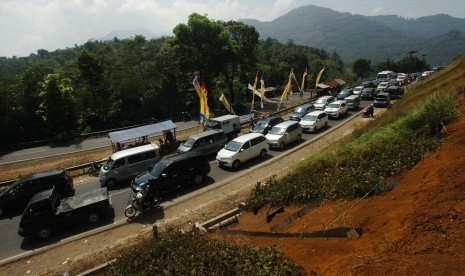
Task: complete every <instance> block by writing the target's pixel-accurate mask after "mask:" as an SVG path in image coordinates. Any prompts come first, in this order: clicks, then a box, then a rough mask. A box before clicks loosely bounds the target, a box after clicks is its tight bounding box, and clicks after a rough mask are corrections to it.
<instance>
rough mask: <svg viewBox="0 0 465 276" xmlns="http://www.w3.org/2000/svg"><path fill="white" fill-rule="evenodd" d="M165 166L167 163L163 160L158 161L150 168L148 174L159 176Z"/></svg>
mask: <svg viewBox="0 0 465 276" xmlns="http://www.w3.org/2000/svg"><path fill="white" fill-rule="evenodd" d="M166 166H167V164H166V163H165V162H158V163H156V164H155V165H153V166H152V167H151V168H150V174H151V175H153V176H155V177H159V176H160V174H161V173H162V172H163V170H164V169H165V168H166Z"/></svg>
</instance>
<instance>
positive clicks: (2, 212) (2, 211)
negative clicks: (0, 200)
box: [0, 208, 5, 217]
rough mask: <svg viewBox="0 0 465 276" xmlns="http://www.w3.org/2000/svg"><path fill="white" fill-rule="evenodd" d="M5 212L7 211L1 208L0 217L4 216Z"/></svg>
mask: <svg viewBox="0 0 465 276" xmlns="http://www.w3.org/2000/svg"><path fill="white" fill-rule="evenodd" d="M3 214H5V211H4V210H3V208H0V217H1V216H3Z"/></svg>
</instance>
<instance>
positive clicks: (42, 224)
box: [18, 188, 111, 239]
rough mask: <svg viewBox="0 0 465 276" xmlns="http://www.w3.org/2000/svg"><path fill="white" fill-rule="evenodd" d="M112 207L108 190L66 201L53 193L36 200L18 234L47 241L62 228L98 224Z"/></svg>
mask: <svg viewBox="0 0 465 276" xmlns="http://www.w3.org/2000/svg"><path fill="white" fill-rule="evenodd" d="M110 206H111V203H110V199H109V196H108V190H107V188H99V189H96V190H92V191H88V192H85V193H82V194H79V195H75V196H72V197H64V196H62V195H61V194H60V193H59V192H58V191H57V190H56V189H49V190H46V191H43V192H40V193H37V194H36V195H34V196H33V197H32V199H31V201H30V202H29V204H28V205H27V207H26V209H25V210H24V213H23V215H22V217H21V221H20V223H19V230H18V234H19V235H20V236H22V237H29V236H36V237H38V238H40V239H46V238H48V237H49V236H50V235H51V234H52V232H53V231H55V230H57V229H59V228H64V227H68V226H71V225H75V224H82V223H85V222H87V223H96V222H97V221H99V220H100V218H101V217H102V216H104V215H105V214H107V211H108V209H109V208H110Z"/></svg>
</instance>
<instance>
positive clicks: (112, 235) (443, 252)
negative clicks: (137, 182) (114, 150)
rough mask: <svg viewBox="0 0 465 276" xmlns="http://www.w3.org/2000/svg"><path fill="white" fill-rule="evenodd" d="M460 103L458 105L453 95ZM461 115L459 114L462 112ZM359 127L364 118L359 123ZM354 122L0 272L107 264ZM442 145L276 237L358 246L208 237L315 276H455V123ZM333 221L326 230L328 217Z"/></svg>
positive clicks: (260, 219) (460, 180)
mask: <svg viewBox="0 0 465 276" xmlns="http://www.w3.org/2000/svg"><path fill="white" fill-rule="evenodd" d="M460 100H461V103H462V104H461V106H464V103H465V101H464V99H463V98H461V99H460ZM464 111H465V109H464V110H462V113H463V112H464ZM365 120H366V119H365ZM362 121H363V120H362V119H360V120H359V119H358V118H357V119H355V120H353V121H352V122H351V123H349V124H347V125H346V126H345V127H342V128H340V129H338V130H336V131H334V132H332V133H330V134H328V135H325V137H324V139H321V140H319V141H318V142H316V143H312V144H310V145H308V146H306V147H304V148H302V149H300V150H297V151H295V152H294V153H292V154H290V155H288V156H286V157H284V158H282V159H280V160H278V161H276V162H271V163H270V164H267V165H264V166H263V167H262V168H260V169H259V170H254V171H248V172H247V174H246V175H245V176H244V177H241V178H238V179H235V180H233V181H231V182H230V183H227V184H226V185H224V186H222V187H219V188H218V189H215V190H213V191H210V192H206V193H204V194H202V195H199V196H197V197H194V198H192V199H189V200H187V201H185V202H183V203H182V204H178V205H176V206H172V207H171V208H167V209H166V210H164V216H163V218H160V217H157V215H156V214H155V215H153V216H152V217H146V218H143V219H141V220H139V221H137V222H136V223H131V224H125V225H123V226H120V227H116V228H114V229H111V230H109V231H105V232H103V233H100V234H96V235H92V236H89V237H86V238H83V239H79V240H77V241H73V242H70V243H67V244H65V245H62V246H58V247H56V248H54V249H52V250H47V251H44V252H42V253H39V254H36V255H34V256H31V257H27V258H23V259H21V260H18V261H15V262H11V263H9V264H6V265H3V266H2V267H0V275H24V274H28V275H47V274H48V275H62V274H63V273H67V274H69V275H76V274H78V273H80V272H83V271H85V270H87V269H89V268H92V267H93V266H95V265H98V264H101V263H103V262H105V261H109V260H111V259H113V258H116V257H117V256H118V255H119V254H120V253H121V252H122V251H124V250H126V249H127V248H128V247H129V246H130V245H131V244H134V243H138V242H143V240H144V239H146V238H150V237H151V233H152V232H151V225H152V223H154V222H157V224H159V226H160V229H161V230H162V231H163V230H167V231H169V230H170V229H175V228H182V229H186V230H189V229H191V228H192V226H193V224H194V223H195V222H202V221H205V220H207V219H208V218H211V217H213V216H215V215H217V214H219V213H221V212H224V211H227V210H229V209H231V208H233V207H236V206H237V205H238V204H239V203H240V202H241V201H243V200H244V199H245V198H246V197H247V196H248V194H249V192H250V189H251V188H252V187H253V186H254V185H255V183H256V181H260V180H261V181H264V179H266V178H267V177H270V176H272V175H278V176H279V175H283V174H285V173H287V172H288V171H289V170H291V169H292V168H293V167H295V166H297V165H298V164H299V162H300V161H301V160H302V159H305V158H309V157H310V156H311V154H313V153H315V152H317V151H319V150H321V149H323V148H325V147H327V146H329V145H331V144H332V143H333V142H334V141H335V140H337V139H340V137H343V136H344V135H346V134H348V133H350V131H351V130H352V129H354V128H355V127H357V126H360V124H362ZM446 132H447V135H448V137H447V140H446V142H445V143H444V145H443V146H442V147H441V148H440V149H439V150H438V151H437V152H435V153H432V154H430V155H429V156H427V157H426V158H425V159H424V160H422V161H421V162H419V163H418V164H417V166H416V167H415V168H413V169H412V170H411V171H409V172H407V173H405V174H403V175H400V176H396V177H394V178H393V179H391V180H390V181H395V182H397V183H398V184H397V186H395V187H394V188H393V190H392V191H389V192H385V193H384V194H382V195H378V196H375V197H370V198H366V199H364V200H361V201H358V200H354V201H338V202H328V203H326V204H324V205H322V206H319V207H318V208H314V209H311V211H309V212H308V213H306V214H305V215H303V216H302V217H300V218H298V219H297V220H295V221H293V222H291V223H290V224H288V225H287V226H285V227H284V228H283V229H281V230H279V233H314V232H315V231H322V230H324V229H325V228H327V229H335V228H338V227H352V228H355V229H356V230H357V232H358V233H359V234H360V237H359V238H358V239H349V238H347V237H333V236H329V237H314V238H302V237H303V235H302V236H301V237H283V236H281V237H263V236H258V237H251V236H243V235H218V234H215V235H211V237H212V238H219V239H227V240H229V241H231V242H235V243H239V244H248V245H252V246H275V247H277V248H278V249H279V250H281V251H282V252H283V253H284V255H285V256H287V257H288V258H290V259H292V260H293V261H294V262H295V263H297V264H299V265H301V266H302V267H303V268H304V269H305V271H306V273H308V274H310V273H311V272H312V271H313V272H316V273H318V274H322V275H352V274H361V275H383V274H389V275H392V274H409V275H444V274H446V275H454V274H455V275H459V274H463V272H462V271H463V270H464V268H465V243H464V242H463V240H464V238H465V227H464V216H465V201H464V198H465V158H463V156H464V155H465V119H461V120H459V121H457V122H455V123H453V124H450V125H448V126H446ZM302 207H303V206H294V207H289V208H285V210H284V212H282V213H279V214H277V215H276V216H275V217H274V218H273V219H272V221H271V222H270V223H267V222H266V211H267V210H260V211H259V213H258V214H257V215H254V214H251V213H246V214H242V215H241V216H239V223H237V224H234V225H231V226H230V228H229V230H233V229H238V230H245V231H265V232H270V228H271V227H273V226H275V225H277V224H279V223H282V222H283V221H284V220H286V219H287V218H288V217H289V216H290V215H291V214H293V213H295V212H296V211H298V210H300V209H301V208H302ZM339 217H340V219H339V220H338V221H337V222H335V223H334V224H332V222H333V221H334V220H336V218H339Z"/></svg>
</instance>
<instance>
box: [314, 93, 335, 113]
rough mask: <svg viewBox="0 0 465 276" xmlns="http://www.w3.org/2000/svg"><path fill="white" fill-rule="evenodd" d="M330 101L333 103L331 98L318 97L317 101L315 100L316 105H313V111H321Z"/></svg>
mask: <svg viewBox="0 0 465 276" xmlns="http://www.w3.org/2000/svg"><path fill="white" fill-rule="evenodd" d="M332 101H334V97H333V96H323V97H319V98H318V100H316V103H315V104H314V106H315V109H316V110H323V109H325V107H326V106H327V105H328V104H329V103H330V102H332Z"/></svg>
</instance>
